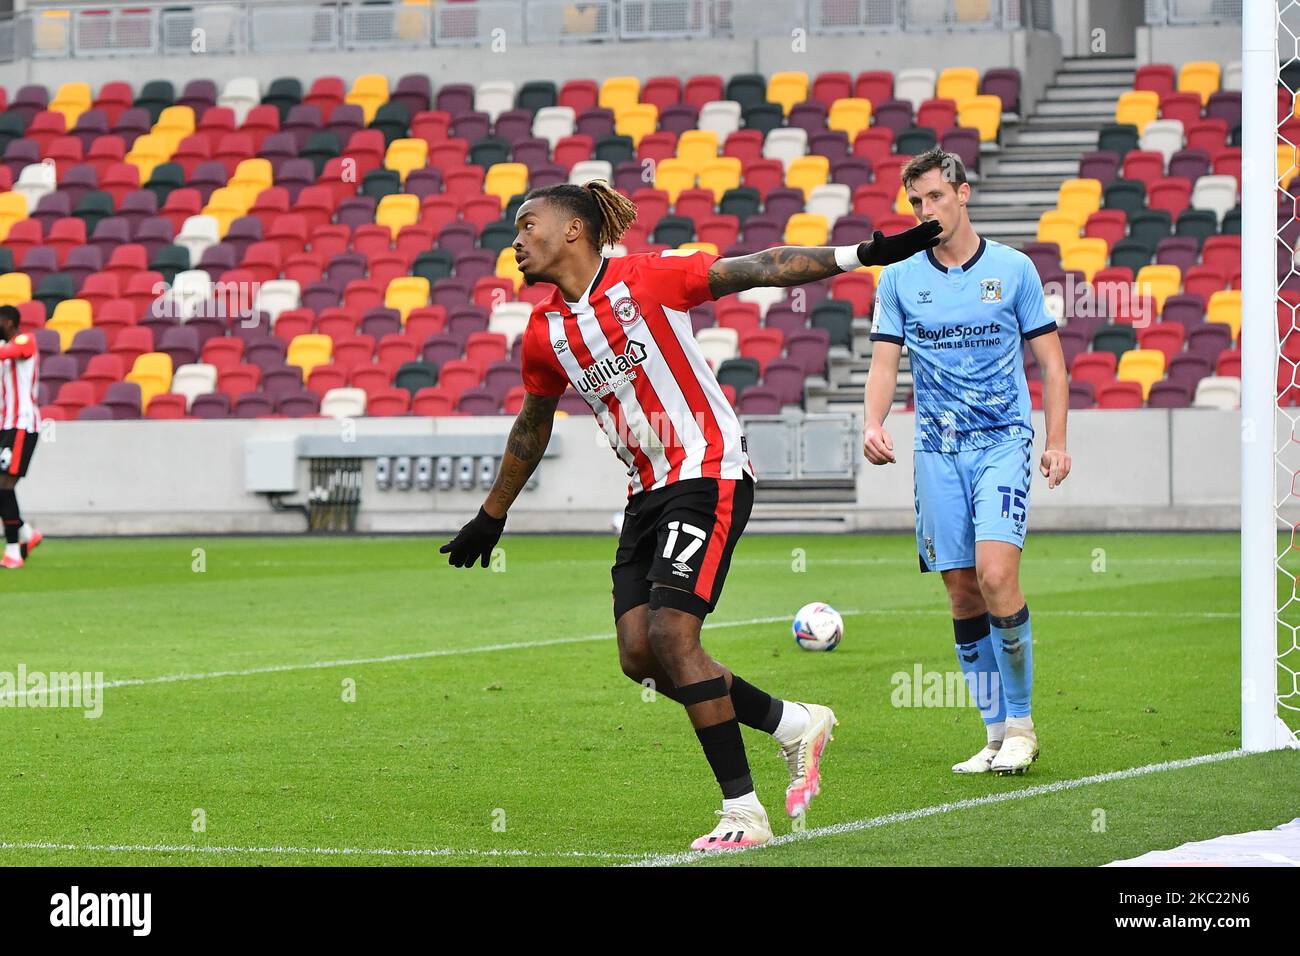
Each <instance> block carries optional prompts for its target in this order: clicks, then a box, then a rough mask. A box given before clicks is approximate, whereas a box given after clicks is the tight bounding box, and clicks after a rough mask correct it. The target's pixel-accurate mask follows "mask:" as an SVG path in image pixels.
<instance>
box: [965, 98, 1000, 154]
mask: <svg viewBox="0 0 1300 956" xmlns="http://www.w3.org/2000/svg"><path fill="white" fill-rule="evenodd" d="M957 124H958V125H959V126H971V127H973V128H975V129H977V130H979V133H980V142H981V143H992V142H995V141H996V140H997V138H998V130H1000V129H1001V128H1002V97H1000V96H993V95H992V94H990V93H985V94H982V95H980V96H972V97H971V98H970V99H968V100H966V101H965V102H964V103H959V104H958V105H957Z"/></svg>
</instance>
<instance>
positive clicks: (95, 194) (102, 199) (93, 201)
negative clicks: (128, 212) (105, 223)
mask: <svg viewBox="0 0 1300 956" xmlns="http://www.w3.org/2000/svg"><path fill="white" fill-rule="evenodd" d="M113 212H114V210H113V197H112V196H111V195H109V194H108V193H106V192H103V191H102V190H99V189H92V190H89V191H88V192H84V193H82V194H81V198H80V199H78V200H77V208H76V209H74V210H72V214H73V215H74V216H76V217H77V218H78V219H81V220H84V221H85V223H86V235H88V236H89V235H90V234H91V233H93V232H94V231H95V227H96V226H98V225H99V221H100V220H101V219H103V218H105V217H107V216H111V215H113Z"/></svg>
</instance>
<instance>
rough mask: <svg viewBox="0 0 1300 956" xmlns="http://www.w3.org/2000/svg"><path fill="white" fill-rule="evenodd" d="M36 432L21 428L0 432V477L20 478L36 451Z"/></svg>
mask: <svg viewBox="0 0 1300 956" xmlns="http://www.w3.org/2000/svg"><path fill="white" fill-rule="evenodd" d="M37 435H38V433H37V432H29V431H24V430H23V429H21V428H6V429H3V430H0V475H17V476H18V477H19V478H22V477H23V476H24V475H26V474H27V466H28V465H29V464H31V460H32V452H33V451H35V450H36V438H37Z"/></svg>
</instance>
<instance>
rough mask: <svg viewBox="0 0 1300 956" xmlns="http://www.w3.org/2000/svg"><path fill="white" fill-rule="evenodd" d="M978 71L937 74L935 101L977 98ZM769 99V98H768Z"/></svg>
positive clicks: (952, 69)
mask: <svg viewBox="0 0 1300 956" xmlns="http://www.w3.org/2000/svg"><path fill="white" fill-rule="evenodd" d="M979 92H980V71H979V70H977V69H975V67H973V66H950V67H948V69H946V70H944V71H943V72H942V73H940V74H939V81H938V82H937V83H936V84H935V87H934V95H935V97H936V98H937V99H941V100H952V101H953V102H954V103H956V104H957V105H958V106H961V104H963V103H965V102H966V101H967V100H969V99H971V98H972V97H976V96H979ZM769 99H770V97H769Z"/></svg>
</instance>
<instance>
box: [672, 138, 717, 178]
mask: <svg viewBox="0 0 1300 956" xmlns="http://www.w3.org/2000/svg"><path fill="white" fill-rule="evenodd" d="M677 158H678V159H680V160H682V162H685V163H689V164H690V167H691V170H692V171H693V172H694V173H695V174H696V175H697V176H698V175H699V173H700V170H702V169H703V168H704V167H705V165H706V164H707V163H709V162H710V161H711V160H714V159H717V158H718V134H717V133H716V132H715V131H713V130H711V129H688V130H686V131H685V132H683V133H682V135H681V137H680V138H679V139H678V140H677Z"/></svg>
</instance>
